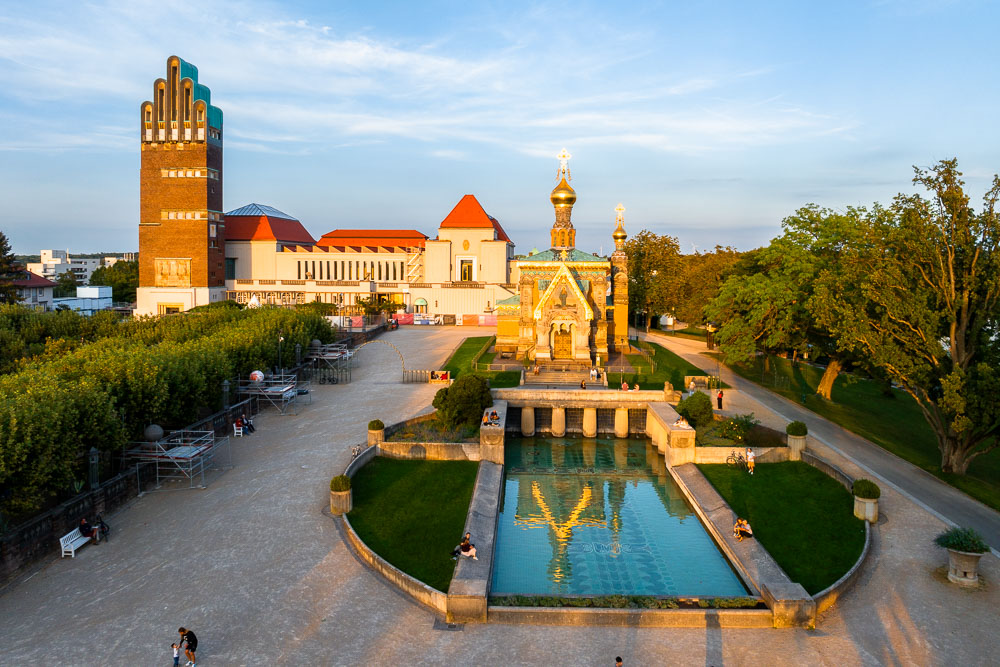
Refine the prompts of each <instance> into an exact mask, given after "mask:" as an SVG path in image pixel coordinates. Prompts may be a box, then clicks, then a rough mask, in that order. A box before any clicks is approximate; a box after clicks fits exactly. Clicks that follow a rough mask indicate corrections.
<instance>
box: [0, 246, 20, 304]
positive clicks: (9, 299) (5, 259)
mask: <svg viewBox="0 0 1000 667" xmlns="http://www.w3.org/2000/svg"><path fill="white" fill-rule="evenodd" d="M23 274H24V272H23V271H21V270H20V267H19V266H18V265H17V263H16V262H15V261H14V253H13V252H11V249H10V241H8V240H7V235H6V234H4V233H3V232H2V231H0V303H17V302H18V301H20V300H21V299H20V297H19V296H18V291H17V288H16V287H14V281H15V280H17V279H18V278H21V277H22V276H23Z"/></svg>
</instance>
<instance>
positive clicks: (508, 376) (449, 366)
mask: <svg viewBox="0 0 1000 667" xmlns="http://www.w3.org/2000/svg"><path fill="white" fill-rule="evenodd" d="M490 338H492V336H470V337H469V338H466V339H465V340H463V341H462V343H461V344H460V345H459V346H458V347H457V348H455V351H454V352H453V353H452V355H451V357H450V358H449V359H448V361H447V363H445V365H444V366H443V367H442V370H446V371H451V376H452V377H453V378H457V377H460V376H461V375H462V374H463V373H479V374H480V375H482V376H483V377H487V378H489V380H490V387H493V388H496V389H499V388H502V387H517V386H518V385H520V384H521V372H520V371H473V370H472V358H473V357H475V356H476V353H477V352H479V350H481V349H482V348H483V345H486V342H487V341H488V340H489V339H490ZM493 356H495V353H491V352H487V353H486V354H484V355H483V357H482V359H480V361H481V362H483V363H486V362H487V361H489V362H492V360H493Z"/></svg>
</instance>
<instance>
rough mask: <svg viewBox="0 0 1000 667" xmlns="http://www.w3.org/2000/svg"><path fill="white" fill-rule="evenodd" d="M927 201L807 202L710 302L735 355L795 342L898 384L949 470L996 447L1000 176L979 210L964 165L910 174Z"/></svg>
mask: <svg viewBox="0 0 1000 667" xmlns="http://www.w3.org/2000/svg"><path fill="white" fill-rule="evenodd" d="M913 182H914V183H915V184H917V185H920V186H922V187H923V188H924V189H925V190H926V191H927V193H928V196H926V197H925V196H922V195H919V194H912V195H906V194H900V195H898V196H897V197H896V198H895V200H894V201H893V202H892V204H891V205H889V206H880V205H878V204H875V205H873V206H871V207H870V208H868V207H858V208H848V209H846V210H845V211H842V212H838V211H831V210H828V209H822V208H819V207H817V206H807V207H805V208H802V209H800V210H799V211H797V212H796V213H795V214H794V215H792V216H789V217H788V218H786V219H785V220H784V222H783V224H782V226H783V229H784V233H783V234H782V235H781V236H780V237H778V238H776V239H774V240H773V241H772V242H771V243H770V245H768V246H767V247H765V248H761V249H758V250H756V251H753V252H751V253H747V255H746V256H745V257H743V258H741V259H740V260H739V261H738V262H737V263H736V264H735V265H734V267H733V269H732V271H731V275H729V276H728V277H727V278H726V280H725V282H724V283H723V285H722V287H721V289H720V291H719V294H718V295H717V297H716V298H714V299H713V300H712V302H711V303H710V304H709V306H708V307H707V308H706V309H705V314H706V316H707V317H708V318H709V319H711V320H717V321H719V322H721V323H722V327H721V330H720V331H719V341H720V345H721V348H722V351H723V352H724V354H725V356H726V359H727V360H728V361H733V362H739V361H745V360H747V359H749V358H751V357H752V356H753V355H755V354H756V353H758V352H759V351H760V352H765V353H767V352H772V351H776V350H790V351H792V353H793V355H797V354H802V353H805V352H809V353H810V355H812V356H813V357H816V356H824V357H826V358H827V359H829V364H828V365H827V371H826V373H825V374H824V376H823V379H822V381H821V383H820V387H819V393H820V394H822V395H823V396H825V397H826V398H830V391H831V389H832V387H833V381H834V380H835V378H836V376H837V373H838V372H839V371H840V369H841V368H842V367H843V366H844V365H845V364H850V365H852V366H856V367H859V368H862V369H864V370H866V371H868V372H869V373H870V374H871V375H873V376H874V377H876V378H881V379H883V380H884V381H887V382H892V383H894V384H895V385H897V386H899V387H901V388H902V389H903V390H904V391H906V392H907V393H908V394H909V395H910V396H912V397H913V399H914V400H915V401H916V403H917V405H918V406H919V407H920V410H921V411H922V412H923V415H924V417H925V418H926V419H927V422H928V424H930V426H931V428H932V429H933V431H934V433H935V435H936V437H937V441H938V447H939V449H940V452H941V468H942V470H943V471H945V472H953V473H959V474H964V473H965V472H966V470H967V469H968V466H969V463H970V462H971V461H973V460H974V459H975V458H976V457H978V456H981V455H983V454H985V453H987V452H989V451H991V450H992V449H994V448H996V447H997V446H998V439H997V437H998V434H1000V400H997V396H998V395H1000V305H998V299H1000V222H998V216H997V211H996V204H997V199H998V197H1000V178H997V177H994V180H993V183H992V186H991V187H990V189H989V190H988V191H987V193H986V194H985V196H984V198H983V205H982V207H981V208H980V209H979V210H978V211H977V210H976V209H974V208H973V207H972V206H971V205H970V202H969V197H968V196H967V195H966V193H965V190H964V183H963V181H962V180H961V173H960V172H959V171H958V164H957V161H956V160H946V161H942V162H939V163H938V164H936V165H935V166H934V167H932V168H930V169H920V168H915V176H914V179H913Z"/></svg>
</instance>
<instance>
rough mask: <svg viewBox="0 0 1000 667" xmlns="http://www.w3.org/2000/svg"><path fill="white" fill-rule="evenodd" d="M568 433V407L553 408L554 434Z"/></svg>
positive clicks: (557, 435) (556, 435)
mask: <svg viewBox="0 0 1000 667" xmlns="http://www.w3.org/2000/svg"><path fill="white" fill-rule="evenodd" d="M564 435H566V408H552V436H553V437H556V438H561V437H563V436H564Z"/></svg>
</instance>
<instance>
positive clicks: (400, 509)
mask: <svg viewBox="0 0 1000 667" xmlns="http://www.w3.org/2000/svg"><path fill="white" fill-rule="evenodd" d="M478 469H479V464H478V463H477V462H475V461H406V460H400V459H387V458H381V457H376V458H374V459H372V461H371V462H370V463H369V464H368V465H366V466H365V467H364V468H362V469H361V470H359V471H358V473H357V474H356V475H355V476H354V479H353V480H352V488H353V491H354V493H353V496H354V510H353V511H352V512H351V513H350V514H348V515H347V516H348V518H349V519H350V521H351V525H352V526H353V527H354V530H355V531H356V532H357V534H358V536H359V537H360V538H361V539H362V540H363V541H364V543H365V544H367V545H368V546H369V547H370V548H371V549H372V551H374V552H375V553H377V554H378V555H379V556H381V557H382V558H384V559H386V560H387V561H389V563H391V564H392V565H394V566H395V567H397V568H399V569H400V570H402V571H403V572H405V573H407V574H409V575H410V576H412V577H415V578H417V579H419V580H420V581H422V582H424V583H425V584H427V585H428V586H432V587H434V588H436V589H437V590H439V591H442V592H445V593H447V592H448V585H449V584H450V583H451V575H452V573H453V572H454V570H455V561H453V560H452V559H451V556H450V555H449V554H450V553H451V550H452V549H454V548H455V545H456V544H458V542H459V540H461V538H462V531H463V530H464V529H465V519H466V516H467V515H468V513H469V502H470V501H471V500H472V490H473V487H474V486H475V483H476V472H477V470H478Z"/></svg>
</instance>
